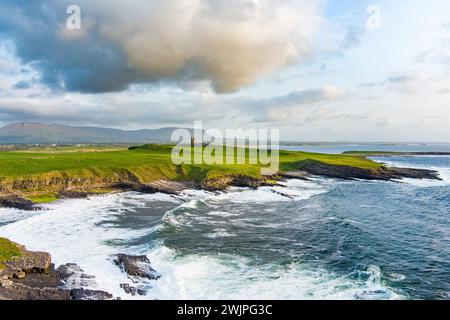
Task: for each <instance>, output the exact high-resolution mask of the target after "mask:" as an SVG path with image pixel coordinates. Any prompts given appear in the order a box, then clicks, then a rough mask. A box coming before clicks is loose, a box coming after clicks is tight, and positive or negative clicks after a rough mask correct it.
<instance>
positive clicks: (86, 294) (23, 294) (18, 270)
mask: <svg viewBox="0 0 450 320" xmlns="http://www.w3.org/2000/svg"><path fill="white" fill-rule="evenodd" d="M17 247H18V248H19V249H20V252H21V255H20V256H18V257H14V258H12V259H11V260H10V261H6V262H5V263H4V268H3V269H1V270H0V300H107V299H113V296H112V295H111V294H109V293H107V292H104V291H99V290H90V289H86V288H84V287H92V286H93V285H95V281H94V280H93V279H94V277H93V276H89V275H86V274H84V272H83V270H82V269H81V268H80V267H79V266H77V265H75V264H67V265H65V266H61V267H59V268H58V269H56V270H55V266H54V265H53V264H52V262H51V256H50V254H49V253H46V252H32V251H28V250H26V249H25V247H23V246H20V245H17Z"/></svg>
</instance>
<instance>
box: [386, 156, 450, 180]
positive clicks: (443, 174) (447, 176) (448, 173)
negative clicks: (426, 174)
mask: <svg viewBox="0 0 450 320" xmlns="http://www.w3.org/2000/svg"><path fill="white" fill-rule="evenodd" d="M427 157H429V156H427ZM433 157H442V156H433ZM445 157H448V156H445ZM382 162H383V163H385V164H386V165H388V166H390V167H399V168H401V167H408V168H412V169H425V170H434V171H437V172H439V177H440V178H441V179H442V180H430V179H410V178H403V179H400V180H397V181H398V182H403V183H408V184H410V185H414V186H417V187H422V188H429V187H439V186H446V185H449V184H450V168H446V167H438V166H424V165H418V164H416V163H410V162H401V161H391V160H385V159H383V161H382Z"/></svg>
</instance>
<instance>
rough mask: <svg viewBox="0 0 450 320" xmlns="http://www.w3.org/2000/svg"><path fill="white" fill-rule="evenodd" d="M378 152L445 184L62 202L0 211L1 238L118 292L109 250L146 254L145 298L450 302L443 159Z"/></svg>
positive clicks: (292, 187) (298, 184)
mask: <svg viewBox="0 0 450 320" xmlns="http://www.w3.org/2000/svg"><path fill="white" fill-rule="evenodd" d="M376 160H377V161H382V162H386V163H388V164H392V165H397V166H404V167H417V168H427V169H430V168H431V169H436V170H438V171H439V172H440V174H441V177H442V178H443V179H444V180H443V181H426V180H415V181H414V180H404V181H402V182H400V183H399V182H367V181H351V182H349V181H341V180H333V179H325V178H316V179H314V180H312V181H299V180H290V181H287V182H285V183H284V184H285V186H284V187H275V188H269V187H264V188H260V189H258V190H249V189H238V188H235V189H232V190H231V191H230V192H228V193H209V192H205V191H194V190H187V191H185V192H184V193H183V194H182V195H181V196H170V195H163V194H154V195H143V194H137V193H123V194H115V195H107V196H101V197H93V198H91V199H81V200H65V201H61V202H58V203H55V204H52V205H48V206H47V210H45V211H42V212H22V211H19V210H12V209H2V210H1V211H0V236H3V237H8V238H10V239H11V240H14V241H17V242H20V243H22V244H24V245H26V246H27V247H28V248H29V249H32V250H44V251H49V252H51V253H52V256H53V258H54V261H55V263H56V264H62V263H66V262H75V263H77V264H79V265H80V266H81V267H82V268H83V269H84V270H85V271H86V273H89V274H93V275H95V276H96V277H97V282H98V288H100V289H104V290H107V291H109V292H111V293H113V294H114V295H116V296H121V297H122V298H123V299H127V298H128V299H129V298H133V297H131V296H128V295H126V294H125V293H124V292H123V290H122V289H121V288H120V287H119V284H120V283H130V284H131V282H130V280H129V279H127V277H126V276H125V275H124V274H122V273H121V272H120V271H119V269H118V268H117V267H116V266H115V265H114V264H113V263H112V259H113V256H114V254H117V253H128V254H146V255H148V257H149V258H150V260H151V262H152V265H153V267H154V268H155V269H156V270H157V271H158V272H159V273H161V275H162V278H161V279H159V280H157V281H150V282H149V283H147V285H149V286H151V287H152V288H151V289H150V290H149V291H148V295H147V296H145V297H140V298H143V299H216V298H217V299H450V219H449V215H450V157H388V158H384V157H377V158H376ZM134 298H138V297H134Z"/></svg>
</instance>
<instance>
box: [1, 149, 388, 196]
mask: <svg viewBox="0 0 450 320" xmlns="http://www.w3.org/2000/svg"><path fill="white" fill-rule="evenodd" d="M171 151H172V146H169V145H145V146H141V147H136V148H130V150H128V149H122V150H117V149H114V150H107V149H106V150H104V151H101V150H95V151H77V152H74V151H73V150H68V149H64V150H53V151H51V152H24V151H21V152H0V164H1V165H0V194H3V195H8V194H18V195H22V196H23V195H26V196H27V197H28V198H31V199H32V200H34V201H38V202H48V201H51V200H54V198H55V195H54V194H56V193H57V192H60V191H63V190H82V191H95V190H98V189H103V188H109V187H111V186H114V185H118V184H124V183H150V182H152V181H156V180H171V181H195V182H202V181H204V180H206V179H209V178H217V177H221V176H230V175H241V176H242V175H243V176H247V177H251V178H261V176H260V169H261V167H262V165H261V164H255V165H250V164H241V165H238V164H233V165H227V164H214V165H206V164H200V165H196V164H187V165H181V166H176V165H174V164H173V163H172V160H171ZM192 152H195V153H200V152H202V148H201V147H195V148H194V149H193V150H192ZM308 161H318V162H321V163H324V164H329V165H337V166H349V167H356V168H361V169H367V170H377V169H379V168H380V167H381V165H380V164H378V163H376V162H373V161H371V160H367V159H365V158H364V157H359V156H352V155H325V154H316V153H306V152H295V151H280V170H281V171H292V170H297V169H299V168H301V167H302V165H303V164H306V163H308Z"/></svg>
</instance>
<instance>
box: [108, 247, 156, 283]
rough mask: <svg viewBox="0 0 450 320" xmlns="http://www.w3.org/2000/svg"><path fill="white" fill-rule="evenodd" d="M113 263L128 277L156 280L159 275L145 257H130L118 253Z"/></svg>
mask: <svg viewBox="0 0 450 320" xmlns="http://www.w3.org/2000/svg"><path fill="white" fill-rule="evenodd" d="M114 263H115V264H116V265H118V266H119V267H120V269H121V270H122V271H123V272H125V273H127V274H128V276H130V279H131V280H133V281H134V280H135V279H133V277H138V278H146V279H150V280H157V279H159V278H160V277H161V275H160V274H159V273H158V272H156V271H155V270H154V269H153V268H152V267H151V264H150V260H149V259H148V258H147V257H146V256H132V255H127V254H122V253H119V254H118V255H117V256H116V258H115V259H114Z"/></svg>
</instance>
